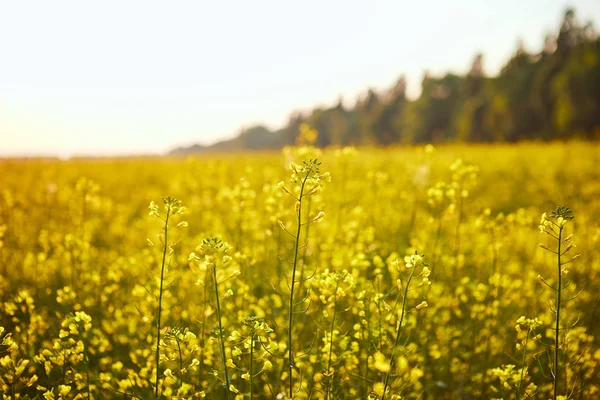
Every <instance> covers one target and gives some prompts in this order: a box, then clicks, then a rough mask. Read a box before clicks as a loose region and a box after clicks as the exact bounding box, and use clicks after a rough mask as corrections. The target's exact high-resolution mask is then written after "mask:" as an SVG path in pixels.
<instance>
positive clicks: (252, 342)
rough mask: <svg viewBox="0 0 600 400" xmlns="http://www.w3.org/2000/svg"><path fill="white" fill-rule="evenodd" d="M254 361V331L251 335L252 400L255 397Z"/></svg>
mask: <svg viewBox="0 0 600 400" xmlns="http://www.w3.org/2000/svg"><path fill="white" fill-rule="evenodd" d="M253 361H254V332H252V336H251V337H250V371H249V374H250V400H252V399H253V398H254V372H253V371H252V363H253Z"/></svg>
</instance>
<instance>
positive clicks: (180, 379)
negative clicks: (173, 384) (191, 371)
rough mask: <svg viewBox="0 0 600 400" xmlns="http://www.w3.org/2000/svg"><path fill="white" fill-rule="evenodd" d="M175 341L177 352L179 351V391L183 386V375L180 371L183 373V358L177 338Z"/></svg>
mask: <svg viewBox="0 0 600 400" xmlns="http://www.w3.org/2000/svg"><path fill="white" fill-rule="evenodd" d="M176 340H177V350H178V351H179V389H181V385H182V384H183V375H182V373H181V371H183V356H182V355H181V343H179V338H176Z"/></svg>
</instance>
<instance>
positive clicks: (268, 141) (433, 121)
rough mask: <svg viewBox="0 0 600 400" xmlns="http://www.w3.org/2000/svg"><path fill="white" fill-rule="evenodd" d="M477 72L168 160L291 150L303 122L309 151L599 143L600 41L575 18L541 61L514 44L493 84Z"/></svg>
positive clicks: (372, 94) (375, 96) (306, 116)
mask: <svg viewBox="0 0 600 400" xmlns="http://www.w3.org/2000/svg"><path fill="white" fill-rule="evenodd" d="M483 65H484V56H483V54H477V55H476V56H475V58H474V60H473V63H472V66H471V68H470V71H469V72H468V73H467V75H465V76H460V75H457V74H454V73H450V72H448V73H446V74H445V75H443V76H434V75H431V74H429V73H427V72H426V73H425V75H424V78H423V81H422V84H421V86H422V91H421V95H420V96H419V97H418V98H417V99H415V100H410V99H408V98H407V96H406V79H405V78H404V76H401V77H400V78H399V79H398V81H397V83H396V85H395V86H394V87H392V88H390V89H389V90H387V91H385V92H382V93H378V92H376V91H374V90H371V89H369V90H368V91H367V92H366V94H365V95H363V96H362V97H360V98H359V99H358V100H357V101H356V104H355V105H354V106H353V107H347V106H345V105H344V102H343V101H342V99H340V100H339V102H338V103H337V105H335V106H333V107H330V108H315V109H313V110H312V111H311V112H309V113H295V114H293V115H292V116H291V117H290V119H289V122H288V124H287V125H286V126H284V127H283V128H281V129H279V130H275V131H271V130H269V129H268V128H267V127H265V126H262V125H257V126H253V127H250V128H246V129H244V130H243V131H242V132H241V133H240V134H239V136H237V137H236V138H234V139H231V140H225V141H221V142H219V143H216V144H215V145H212V146H208V147H204V146H201V145H194V146H191V147H182V148H178V149H175V150H173V154H186V153H193V152H197V151H203V150H230V149H269V148H280V147H283V146H285V145H294V144H296V143H297V142H298V136H299V133H300V131H299V128H300V126H301V125H302V123H308V124H309V125H310V126H313V127H314V128H315V129H317V131H318V132H319V137H318V139H317V142H316V143H315V144H316V146H318V147H326V146H347V145H353V146H358V145H367V146H387V145H392V144H410V143H440V142H449V141H466V142H496V141H506V142H516V141H520V140H556V139H567V138H572V137H577V138H587V139H597V138H598V137H599V135H600V38H599V36H598V33H597V31H596V30H595V28H594V26H593V25H592V23H588V24H585V25H584V24H581V23H579V22H578V20H577V18H576V14H575V11H574V10H572V9H569V10H567V11H566V12H565V15H564V19H563V21H562V23H561V26H560V27H559V29H558V31H557V32H556V33H555V34H554V35H548V36H547V37H546V38H545V44H544V48H543V50H542V51H541V52H540V53H537V54H535V53H529V52H527V51H526V50H525V49H524V48H523V46H522V45H521V44H519V45H518V46H517V49H516V50H515V52H514V54H513V55H512V56H511V57H510V59H509V60H508V61H507V62H506V64H505V65H504V66H503V67H502V69H501V71H500V73H499V74H498V76H488V75H486V74H485V71H484V68H483Z"/></svg>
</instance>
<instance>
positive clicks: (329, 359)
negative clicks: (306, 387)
mask: <svg viewBox="0 0 600 400" xmlns="http://www.w3.org/2000/svg"><path fill="white" fill-rule="evenodd" d="M339 286H340V281H339V279H338V280H337V282H336V285H335V292H334V293H335V294H334V295H333V318H331V329H330V330H329V332H330V336H329V357H328V359H327V374H328V375H329V376H330V381H329V386H328V387H327V397H326V400H329V394H330V393H331V387H332V386H333V376H332V375H331V356H332V353H333V330H334V329H335V316H336V311H337V309H336V306H337V291H338V287H339Z"/></svg>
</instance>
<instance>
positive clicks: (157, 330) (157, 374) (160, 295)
mask: <svg viewBox="0 0 600 400" xmlns="http://www.w3.org/2000/svg"><path fill="white" fill-rule="evenodd" d="M170 214H171V207H169V208H168V209H167V216H166V217H165V237H164V240H163V242H164V247H163V256H162V264H161V267H160V289H159V291H158V315H157V318H156V381H155V383H154V399H155V400H156V399H158V381H159V378H160V373H159V371H158V369H159V368H160V318H161V316H162V296H163V282H164V280H165V261H166V259H167V247H168V245H167V241H168V239H169V236H168V235H169V215H170Z"/></svg>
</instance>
